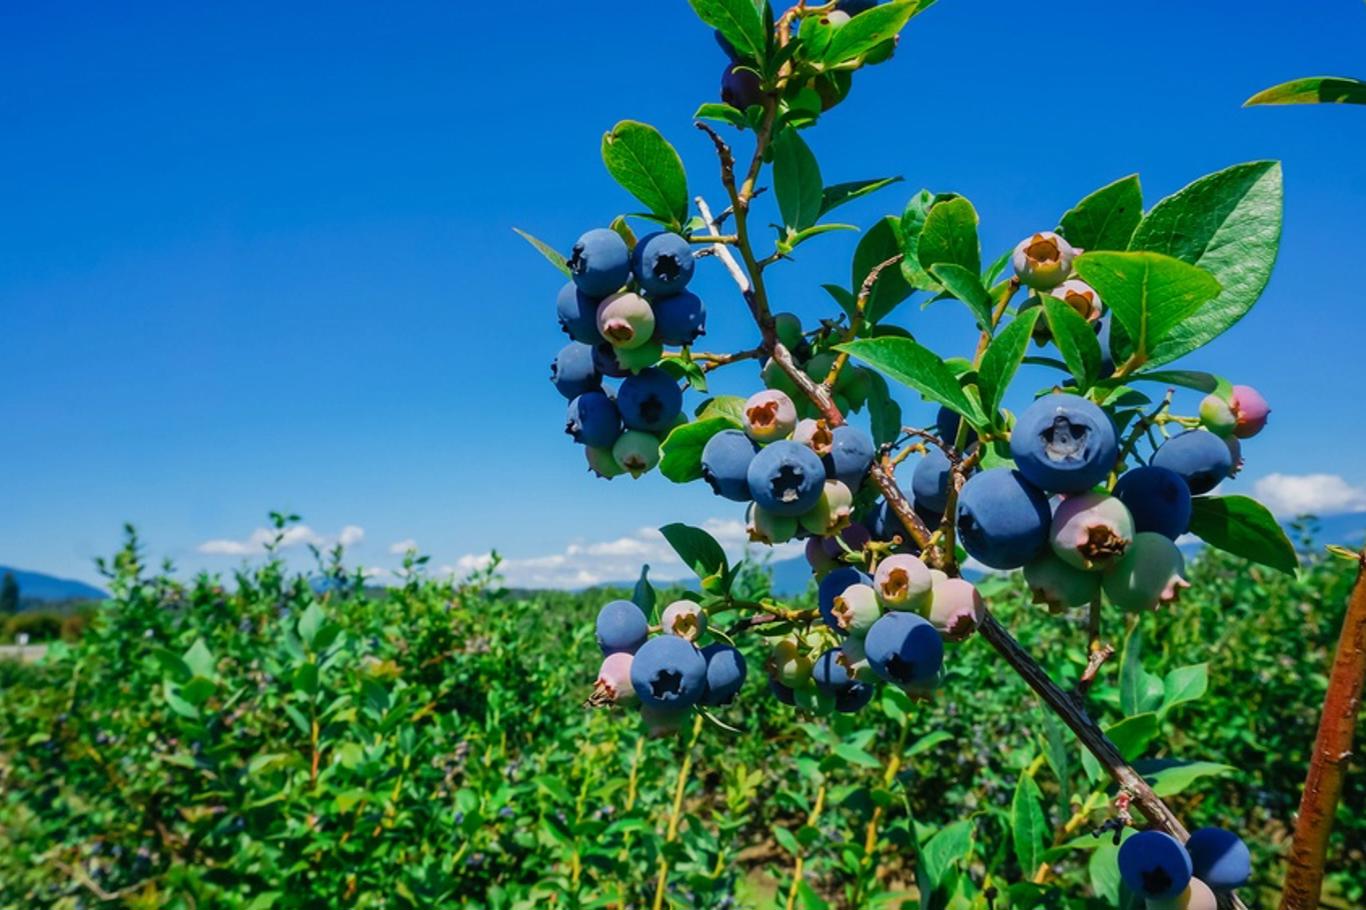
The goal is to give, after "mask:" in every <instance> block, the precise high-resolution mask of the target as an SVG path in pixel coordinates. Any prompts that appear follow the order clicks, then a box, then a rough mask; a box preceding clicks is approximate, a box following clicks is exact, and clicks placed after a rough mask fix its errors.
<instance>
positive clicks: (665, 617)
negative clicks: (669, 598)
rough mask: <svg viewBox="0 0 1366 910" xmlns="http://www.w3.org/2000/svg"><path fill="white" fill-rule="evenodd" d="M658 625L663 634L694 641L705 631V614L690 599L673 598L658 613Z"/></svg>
mask: <svg viewBox="0 0 1366 910" xmlns="http://www.w3.org/2000/svg"><path fill="white" fill-rule="evenodd" d="M659 626H660V629H661V630H662V631H663V632H664V634H665V635H677V636H678V637H679V638H683V639H687V640H688V641H692V642H695V641H697V640H698V639H699V638H701V637H702V633H704V632H706V631H707V614H706V612H705V611H704V610H703V609H702V608H701V607H700V606H698V605H697V604H695V603H693V602H692V601H691V600H675V601H674V602H673V603H671V604H669V605H668V606H667V607H665V608H664V612H663V613H661V614H660V616H659Z"/></svg>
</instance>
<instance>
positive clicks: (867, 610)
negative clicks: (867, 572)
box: [830, 584, 882, 638]
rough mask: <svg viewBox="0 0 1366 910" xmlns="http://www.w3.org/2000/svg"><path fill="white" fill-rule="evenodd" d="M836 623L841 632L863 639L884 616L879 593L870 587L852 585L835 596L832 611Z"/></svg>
mask: <svg viewBox="0 0 1366 910" xmlns="http://www.w3.org/2000/svg"><path fill="white" fill-rule="evenodd" d="M830 612H831V614H832V615H833V616H834V617H835V623H836V624H837V625H838V626H839V627H840V631H842V632H844V633H845V634H847V635H850V636H852V637H854V638H862V637H863V636H865V635H867V634H868V630H869V629H871V628H872V627H873V623H875V622H877V620H878V617H879V616H881V615H882V607H881V606H879V605H878V602H877V592H876V591H874V590H873V589H872V588H871V587H869V586H868V585H862V584H859V585H850V586H849V587H847V588H845V589H844V591H843V592H842V593H840V594H837V595H836V596H835V605H834V607H833V608H832V609H831V611H830Z"/></svg>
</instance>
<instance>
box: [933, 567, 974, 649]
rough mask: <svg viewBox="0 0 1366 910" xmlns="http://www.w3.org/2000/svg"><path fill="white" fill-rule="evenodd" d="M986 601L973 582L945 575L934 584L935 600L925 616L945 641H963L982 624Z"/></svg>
mask: <svg viewBox="0 0 1366 910" xmlns="http://www.w3.org/2000/svg"><path fill="white" fill-rule="evenodd" d="M985 610H986V604H984V603H983V602H982V595H981V594H979V593H978V592H977V588H976V587H974V586H973V584H972V582H970V581H967V580H966V579H963V578H946V579H944V580H943V581H942V582H940V583H939V584H937V585H935V586H934V600H933V601H932V602H931V604H930V613H929V616H928V617H927V618H928V619H929V621H930V622H931V623H933V624H934V627H935V628H936V629H938V630H939V634H940V635H942V636H943V637H944V641H962V640H963V639H965V638H967V637H968V636H970V635H971V634H972V633H973V632H976V631H977V627H978V626H980V625H981V624H982V616H983V613H984V611H985Z"/></svg>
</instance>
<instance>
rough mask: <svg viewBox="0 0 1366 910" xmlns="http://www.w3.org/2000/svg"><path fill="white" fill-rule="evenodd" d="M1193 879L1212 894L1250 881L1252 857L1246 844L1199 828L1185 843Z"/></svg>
mask: <svg viewBox="0 0 1366 910" xmlns="http://www.w3.org/2000/svg"><path fill="white" fill-rule="evenodd" d="M1186 851H1187V852H1188V853H1190V857H1191V869H1192V871H1193V872H1194V873H1195V877H1196V878H1198V879H1200V881H1202V882H1204V883H1205V884H1207V885H1209V886H1210V888H1211V889H1213V890H1215V891H1232V890H1234V889H1236V888H1241V887H1243V886H1244V885H1246V884H1247V881H1248V879H1249V878H1251V877H1252V856H1251V854H1250V853H1249V852H1248V849H1247V844H1245V843H1243V839H1242V838H1240V837H1239V836H1238V835H1236V834H1234V833H1233V832H1232V831H1225V830H1224V829H1222V828H1201V829H1200V830H1198V831H1194V832H1192V833H1191V836H1190V840H1188V841H1186Z"/></svg>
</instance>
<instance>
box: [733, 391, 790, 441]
mask: <svg viewBox="0 0 1366 910" xmlns="http://www.w3.org/2000/svg"><path fill="white" fill-rule="evenodd" d="M744 414H745V432H746V433H748V434H749V438H750V439H753V440H754V441H755V442H757V443H760V444H762V443H766V442H774V441H775V440H778V439H786V438H787V437H788V436H791V435H792V431H793V430H794V429H796V427H797V406H796V405H794V404H793V403H792V399H791V398H789V397H788V396H787V394H786V393H784V392H779V391H777V390H776V389H767V390H765V391H763V392H756V393H754V394H753V395H751V396H749V399H748V400H747V401H746V402H745V407H744Z"/></svg>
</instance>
